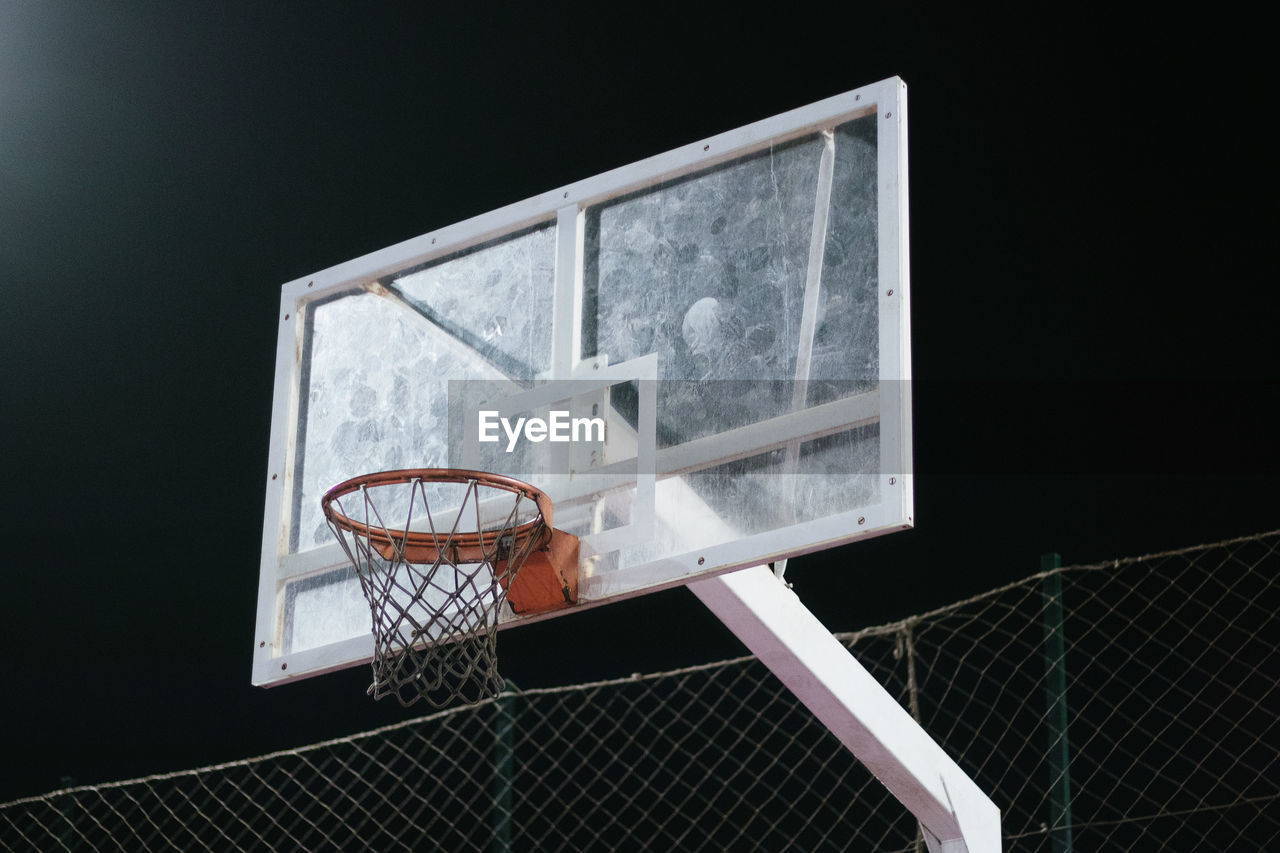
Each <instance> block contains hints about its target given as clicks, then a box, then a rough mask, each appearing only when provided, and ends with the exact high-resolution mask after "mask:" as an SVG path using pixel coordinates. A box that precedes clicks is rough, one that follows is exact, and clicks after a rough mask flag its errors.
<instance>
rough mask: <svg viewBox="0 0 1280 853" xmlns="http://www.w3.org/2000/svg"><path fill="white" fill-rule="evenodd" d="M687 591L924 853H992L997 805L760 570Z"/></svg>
mask: <svg viewBox="0 0 1280 853" xmlns="http://www.w3.org/2000/svg"><path fill="white" fill-rule="evenodd" d="M689 589H690V590H692V591H693V593H694V594H695V595H696V596H698V598H699V599H701V601H702V602H703V603H704V604H706V605H707V607H708V608H710V609H711V611H712V612H713V613H715V615H716V616H717V617H718V618H719V619H720V621H722V622H724V623H725V625H727V626H728V627H729V629H730V630H732V631H733V632H734V634H736V635H737V636H738V638H739V639H740V640H742V642H743V643H744V644H745V645H746V646H747V648H748V649H750V650H751V652H752V653H753V654H755V655H756V657H758V658H760V660H761V661H763V662H764V663H765V665H766V666H768V667H769V669H770V670H771V671H772V672H773V673H774V674H775V675H777V676H778V678H779V680H781V681H782V683H783V684H785V685H786V686H787V688H788V689H790V690H791V692H792V693H794V694H795V695H796V697H797V698H798V699H800V701H801V702H803V703H804V704H805V705H806V706H807V707H808V708H809V710H811V711H813V713H814V715H815V716H816V717H817V718H818V719H819V720H821V721H822V722H823V724H824V725H826V727H827V728H829V729H830V730H831V732H832V734H834V735H835V736H836V737H837V738H839V739H840V742H841V743H843V744H844V745H845V746H846V747H848V748H849V751H850V752H852V753H853V754H854V755H855V756H856V757H857V758H858V760H859V761H861V762H862V763H863V764H864V765H866V767H867V769H868V770H870V771H871V772H872V773H873V774H875V776H876V778H877V779H879V780H880V781H881V782H882V783H884V786H885V787H886V788H888V789H889V791H890V793H892V794H893V795H894V796H895V797H897V799H898V801H899V802H901V803H902V804H903V806H905V807H906V808H907V809H908V810H909V811H910V812H911V813H912V814H913V815H915V817H916V819H917V820H919V821H920V823H921V825H922V826H923V827H924V828H925V830H926V833H927V835H932V836H933V839H930V841H931V843H930V849H932V850H938V851H955V853H960V851H967V853H996V851H999V850H1000V811H999V809H997V808H996V805H995V803H993V802H991V800H990V798H988V797H987V795H986V794H984V793H983V792H982V791H981V790H980V789H979V788H978V786H977V785H975V784H974V783H973V780H971V779H970V778H969V777H968V776H967V775H965V773H964V771H963V770H961V769H960V768H959V767H958V766H957V765H956V763H955V762H954V761H952V760H951V758H950V757H949V756H948V755H947V754H946V753H945V752H943V750H942V748H941V747H940V746H938V744H937V743H935V742H934V741H933V739H932V738H930V737H929V735H928V734H927V733H926V732H925V731H924V730H923V729H922V728H921V727H920V725H919V724H918V723H916V721H915V720H913V719H911V715H910V714H908V713H907V712H906V711H905V710H904V709H903V707H902V706H901V705H899V704H898V703H897V702H896V701H895V700H894V699H893V697H892V696H890V695H889V693H888V691H886V690H885V689H884V687H882V686H881V685H880V682H878V681H876V680H875V678H873V677H872V676H871V674H870V673H868V672H867V671H866V670H865V669H864V668H863V667H862V665H861V664H859V663H858V661H857V660H856V659H855V658H854V657H853V655H851V654H850V653H849V651H848V650H847V649H846V648H845V647H844V646H843V645H841V644H840V642H839V641H838V640H836V639H835V637H833V636H832V635H831V633H830V632H829V631H827V629H826V628H824V627H823V626H822V623H821V622H819V621H818V619H817V618H816V617H815V616H814V615H813V614H812V613H810V612H809V610H808V609H807V608H806V607H805V606H804V605H803V604H802V603H801V602H800V599H799V598H797V597H796V595H795V593H793V592H792V591H791V590H789V589H787V588H786V586H785V585H784V584H783V583H782V582H781V581H779V580H778V579H777V578H776V577H774V575H773V573H772V572H770V571H769V570H768V568H767V567H764V566H756V567H754V568H750V569H743V570H742V571H738V572H733V573H731V574H726V575H719V576H717V577H713V578H708V579H702V580H697V581H693V582H691V583H690V584H689ZM935 840H936V842H937V844H936V846H935V844H934V843H932V842H933V841H935Z"/></svg>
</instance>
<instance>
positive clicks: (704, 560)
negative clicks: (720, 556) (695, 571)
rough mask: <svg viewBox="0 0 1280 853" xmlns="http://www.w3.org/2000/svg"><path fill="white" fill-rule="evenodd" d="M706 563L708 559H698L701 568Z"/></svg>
mask: <svg viewBox="0 0 1280 853" xmlns="http://www.w3.org/2000/svg"><path fill="white" fill-rule="evenodd" d="M706 561H707V558H706V557H699V558H698V565H699V566H701V565H702V564H703V563H705V562H706Z"/></svg>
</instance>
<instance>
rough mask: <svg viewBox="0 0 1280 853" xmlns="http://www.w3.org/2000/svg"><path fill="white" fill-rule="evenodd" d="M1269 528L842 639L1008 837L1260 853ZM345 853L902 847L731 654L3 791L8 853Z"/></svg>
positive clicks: (1278, 815) (1042, 578) (1070, 571)
mask: <svg viewBox="0 0 1280 853" xmlns="http://www.w3.org/2000/svg"><path fill="white" fill-rule="evenodd" d="M1278 544H1280V531H1275V532H1271V533H1267V534H1262V535H1259V536H1254V537H1248V538H1244V539H1239V540H1232V541H1229V542H1222V543H1217V544H1214V545H1209V546H1203V547H1197V548H1191V549H1186V550H1182V551H1176V552H1170V553H1166V554H1158V555H1153V556H1147V557H1140V558H1134V559H1126V560H1116V561H1112V562H1108V563H1105V564H1097V565H1088V566H1074V567H1068V568H1064V569H1055V570H1051V571H1047V572H1043V573H1041V574H1038V575H1034V576H1032V577H1029V578H1026V579H1025V580H1023V581H1020V582H1018V583H1015V584H1011V585H1009V586H1006V587H1003V588H1001V589H997V590H993V591H991V592H989V593H986V594H984V595H981V596H977V597H975V598H972V599H969V600H967V601H963V602H958V603H956V604H954V605H951V606H948V607H945V608H941V609H939V610H937V611H934V612H931V613H926V614H922V615H919V616H915V617H912V618H910V619H907V620H904V621H902V622H897V623H894V624H891V625H884V626H879V627H876V628H870V629H866V630H863V631H859V632H857V633H852V634H842V635H839V636H840V638H841V640H842V641H843V642H844V643H845V644H846V645H847V646H848V647H849V649H850V650H851V651H852V653H853V654H854V655H855V656H856V657H857V658H858V660H859V661H860V662H861V663H862V664H863V665H864V666H865V667H866V668H867V669H868V670H869V671H870V672H871V673H872V674H873V675H874V676H875V677H876V678H877V679H878V680H879V681H880V682H881V683H882V684H884V685H885V687H886V688H887V689H888V690H889V691H890V692H891V693H892V694H893V695H895V696H896V697H897V698H898V699H899V701H901V703H902V704H903V706H904V707H905V708H907V709H908V710H909V711H910V712H911V713H912V715H913V716H914V717H916V719H917V720H919V721H920V723H921V724H922V725H923V726H924V727H925V729H926V730H927V731H929V733H930V734H931V735H932V736H933V737H934V738H935V739H937V740H938V741H939V743H941V744H942V745H943V747H944V748H945V749H946V750H947V751H948V752H949V753H950V754H951V755H952V756H953V757H954V758H955V759H956V761H957V762H958V763H959V764H960V766H961V767H962V768H963V769H964V770H965V771H966V772H967V773H969V774H970V775H971V776H972V777H973V778H974V780H975V781H976V782H977V784H978V786H979V787H980V788H982V789H983V790H984V791H986V792H988V793H989V795H990V796H991V798H992V799H993V800H994V801H995V803H996V804H997V805H998V806H999V807H1000V810H1001V813H1002V827H1003V835H1004V848H1005V849H1006V850H1017V851H1054V853H1057V851H1069V850H1153V849H1161V850H1195V851H1207V850H1232V851H1240V850H1269V849H1275V848H1277V847H1280V731H1278V730H1277V719H1278V718H1280V691H1278V690H1277V675H1278V674H1280V651H1278V649H1277V646H1278V643H1280V631H1278V630H1277V617H1276V613H1277V611H1280V584H1278V583H1277V577H1278V576H1280V555H1278V554H1277V545H1278ZM358 848H369V849H376V850H396V849H424V848H436V849H446V850H590V849H652V848H657V849H662V848H667V849H672V850H695V849H714V850H722V849H733V850H781V849H793V850H884V851H903V853H916V851H923V850H924V844H923V842H922V841H921V840H920V838H919V834H918V829H917V826H916V824H915V822H914V820H913V818H912V817H911V815H910V814H909V813H907V812H906V811H905V810H904V809H903V808H902V807H901V806H900V805H899V804H898V803H897V802H896V801H895V800H894V799H893V798H892V797H890V796H889V795H888V793H887V792H886V791H885V790H884V788H883V787H882V786H881V785H880V784H879V783H878V782H877V781H876V780H875V779H874V778H873V777H872V776H871V775H870V774H869V773H868V772H867V771H866V770H865V769H864V768H863V767H862V766H861V765H860V764H858V762H857V761H856V760H854V759H853V757H852V756H851V755H850V753H849V752H848V751H847V750H845V749H844V748H843V747H842V746H841V745H840V744H839V743H838V742H837V741H836V740H835V738H834V737H833V736H832V735H831V734H830V733H829V732H827V731H826V729H825V728H824V727H823V726H822V725H821V724H819V723H818V722H817V720H815V719H814V717H813V716H812V714H810V713H809V711H808V710H807V709H806V708H805V707H804V706H802V705H801V704H800V703H799V702H797V701H796V700H795V699H794V698H793V697H792V696H791V694H790V693H789V692H788V691H787V690H786V689H785V688H784V687H783V686H782V685H781V684H780V683H779V682H778V681H777V679H776V678H775V677H774V676H773V675H772V674H771V673H770V672H769V671H768V670H767V669H766V668H765V667H764V666H763V665H762V664H761V663H759V662H758V661H756V660H755V659H753V658H750V657H746V658H739V659H735V660H729V661H721V662H717V663H711V664H706V665H704V666H698V667H693V668H689V669H684V670H680V671H676V672H666V673H658V674H652V675H644V676H634V677H632V678H629V679H621V680H616V681H609V682H602V683H596V684H583V685H576V686H572V687H565V688H555V689H547V690H532V691H527V692H523V693H508V694H504V695H502V696H501V697H499V698H498V699H496V700H491V701H488V702H486V703H484V704H481V705H479V706H475V707H467V708H460V709H454V710H449V711H444V712H439V713H436V714H432V715H429V716H425V717H421V718H418V719H415V720H410V721H407V722H405V723H402V724H398V725H394V726H390V727H386V728H382V729H378V730H376V731H372V732H366V733H363V734H358V735H353V736H351V737H346V738H340V739H337V740H332V741H327V742H324V743H319V744H315V745H313V746H309V747H305V748H302V749H293V750H287V751H283V752H277V753H273V754H271V755H266V756H262V757H260V758H254V759H250V760H246V761H236V762H231V763H228V764H222V765H218V766H214V767H203V768H199V769H196V770H191V771H186V772H181V773H170V774H165V775H161V776H152V777H149V778H146V779H137V780H130V781H126V782H119V783H113V784H106V785H90V786H85V787H79V788H72V789H68V790H63V791H55V792H52V793H49V794H46V795H43V796H38V797H30V798H26V799H22V800H17V801H14V802H11V803H7V804H4V805H0V849H4V850H129V851H134V850H173V849H177V850H263V849H306V850H331V849H344V850H345V849H358Z"/></svg>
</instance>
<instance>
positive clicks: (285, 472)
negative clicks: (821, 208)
mask: <svg viewBox="0 0 1280 853" xmlns="http://www.w3.org/2000/svg"><path fill="white" fill-rule="evenodd" d="M874 113H878V114H879V116H880V121H879V122H878V126H877V151H878V164H877V195H878V207H879V235H878V237H879V239H878V243H879V245H878V255H879V264H880V266H879V283H880V288H881V297H880V338H879V340H880V369H881V378H882V383H881V395H882V401H883V402H882V408H881V416H880V447H881V469H882V471H883V472H885V473H883V474H882V475H881V476H882V483H881V494H882V495H883V496H884V499H883V500H882V502H881V503H880V504H879V505H876V506H871V507H866V508H863V509H860V510H857V511H854V512H850V513H842V514H840V515H837V516H832V517H830V518H826V519H821V520H819V521H816V522H809V523H807V524H801V525H796V526H794V527H792V528H789V529H790V530H792V531H794V533H793V535H792V536H790V537H787V538H788V539H790V540H798V539H799V537H800V536H801V535H803V536H805V537H810V536H812V537H813V539H812V540H809V539H807V538H806V540H805V541H807V542H810V543H811V544H808V545H806V546H804V550H803V551H800V550H794V549H790V548H784V549H783V550H782V551H779V553H778V554H777V555H776V556H779V557H780V556H785V555H787V554H790V555H793V556H794V555H796V554H798V553H804V552H806V551H812V550H818V549H820V548H824V547H830V546H832V545H838V544H843V543H847V542H850V541H853V540H856V539H864V538H869V537H871V536H876V535H880V534H883V533H888V532H892V531H894V530H899V529H902V528H904V527H910V526H911V525H912V523H913V520H912V514H913V509H912V494H911V475H910V466H911V443H910V438H911V433H910V429H911V422H910V395H909V379H910V352H909V337H908V318H907V311H906V310H905V307H906V305H907V304H908V303H907V266H906V264H907V229H906V227H905V224H906V189H907V184H906V135H905V118H906V110H905V84H903V83H902V81H901V80H899V79H898V78H896V77H894V78H890V79H888V80H882V81H880V82H878V83H873V84H870V85H868V86H864V87H861V88H859V89H856V90H854V91H851V92H846V93H844V94H841V95H836V96H833V97H830V98H826V99H824V100H822V101H818V102H816V103H813V104H809V105H807V106H804V107H800V108H798V109H795V110H791V111H789V112H786V113H782V114H781V115H777V116H774V117H772V118H767V119H764V120H762V121H758V122H755V123H753V124H750V125H747V126H745V127H741V128H737V129H735V130H730V131H727V132H725V133H721V134H718V135H716V136H712V137H710V138H707V139H704V140H701V141H699V142H694V143H691V144H688V145H684V146H681V147H679V148H676V149H673V150H671V151H668V152H666V153H663V154H659V155H656V156H654V157H650V158H648V159H645V160H641V161H639V162H636V163H632V164H630V165H627V166H623V167H620V168H617V169H613V170H611V171H608V172H605V173H603V174H600V175H596V176H594V177H591V178H586V179H584V180H581V181H577V182H575V183H572V184H569V185H567V186H564V187H561V188H559V189H556V190H551V191H549V192H545V193H542V194H540V195H537V196H534V197H532V198H529V199H526V200H524V201H521V202H517V203H515V204H511V205H508V206H506V207H502V208H499V209H497V210H494V211H491V212H489V213H485V214H481V215H479V216H476V217H472V218H471V219H468V220H465V221H463V222H460V223H457V224H454V225H449V226H446V227H444V228H440V229H438V230H436V231H432V232H429V233H427V234H423V235H421V236H419V237H415V238H412V239H410V240H406V241H404V242H401V243H397V244H395V245H393V246H389V247H387V248H385V249H381V250H379V251H376V252H372V253H370V254H367V255H364V256H362V257H359V258H356V259H354V260H351V261H347V262H345V263H342V264H338V265H336V266H333V267H330V268H328V269H326V270H322V271H320V272H317V273H315V274H313V275H309V276H304V277H302V278H299V279H295V280H294V281H291V282H289V283H287V284H285V285H284V286H283V288H282V290H281V303H280V304H281V308H280V315H279V316H280V321H281V324H282V328H281V332H280V336H279V339H278V342H277V347H276V383H275V388H274V395H273V402H272V420H271V441H270V449H269V454H268V473H267V488H266V492H267V494H266V506H265V512H264V516H263V549H262V562H261V573H260V577H259V586H258V608H257V617H256V633H255V637H254V643H255V647H254V667H253V683H255V684H259V685H271V684H274V683H279V682H281V681H286V680H293V679H294V678H297V677H300V676H310V675H317V674H320V673H322V672H328V671H331V670H333V669H337V668H341V667H342V666H352V665H358V664H360V663H362V662H366V661H367V660H368V658H369V653H370V650H371V648H372V643H371V642H367V641H366V639H367V638H359V642H357V641H355V640H352V641H345V642H341V643H335V644H331V645H330V646H326V647H324V648H323V649H315V650H311V651H310V652H306V653H292V654H290V655H288V656H285V657H282V656H280V655H279V644H280V636H279V630H280V627H279V625H280V621H281V620H280V618H279V616H280V614H281V610H282V606H283V594H282V592H283V586H282V579H283V578H284V577H285V576H294V575H296V574H298V573H299V569H300V568H301V564H303V563H305V564H306V573H312V572H315V571H323V570H325V569H329V568H339V567H341V566H342V565H343V561H342V560H341V559H338V560H336V561H335V562H333V563H329V562H328V560H327V559H326V558H325V557H324V556H323V555H321V554H314V555H311V556H308V557H305V558H301V560H300V559H298V557H299V556H300V555H294V559H293V560H291V561H290V562H291V566H292V568H291V570H289V571H282V568H283V566H282V560H281V556H280V554H281V546H280V543H281V541H282V537H284V536H285V535H286V530H285V527H286V525H287V513H286V511H285V507H286V504H287V503H288V501H290V500H291V496H292V488H293V486H292V477H293V465H292V464H291V463H292V459H293V451H294V448H293V443H294V441H295V438H296V436H295V435H294V423H295V421H296V413H297V407H298V400H297V388H298V372H299V370H300V363H299V359H300V354H301V345H302V331H303V318H304V317H305V314H306V309H307V306H308V305H309V303H311V302H313V301H315V300H317V299H321V298H325V297H329V296H333V295H335V294H338V293H341V292H342V291H344V290H350V289H355V288H361V287H367V286H369V285H370V284H372V283H374V282H376V281H377V280H378V279H380V278H382V277H384V276H387V275H390V274H393V273H395V272H398V271H400V270H404V269H406V268H409V267H413V266H417V265H420V264H425V263H428V262H430V261H432V260H436V259H438V258H443V257H445V256H447V255H450V254H453V253H456V252H458V251H461V250H463V249H466V248H470V247H472V246H476V245H479V244H482V243H485V242H488V241H490V240H493V239H497V238H500V237H502V236H504V235H506V234H509V233H511V232H513V231H518V230H521V229H524V228H528V227H532V226H535V225H539V224H551V223H557V224H558V225H559V226H560V228H561V229H564V228H565V227H566V226H571V227H572V228H573V233H572V234H568V233H563V234H562V233H558V234H557V249H556V253H557V276H556V278H557V288H556V290H557V305H556V307H555V309H554V310H555V312H556V313H555V319H557V320H560V321H561V322H563V320H564V319H568V318H569V316H574V315H567V314H566V311H567V310H569V309H567V308H566V306H565V305H564V304H563V302H564V297H565V296H570V297H572V298H574V299H576V298H578V296H579V295H580V290H581V263H580V260H581V258H580V254H581V253H580V252H578V255H579V257H578V258H577V261H576V263H575V264H574V266H573V267H572V268H566V264H567V263H568V262H569V259H570V256H571V254H572V253H571V252H570V251H569V250H570V248H571V247H580V246H581V240H582V212H583V211H584V210H585V209H586V208H587V207H588V206H590V205H593V204H596V203H599V202H602V201H605V200H607V199H609V198H613V197H616V196H620V195H625V194H626V193H628V192H631V191H633V190H635V189H638V188H641V187H644V186H647V185H650V184H653V183H655V182H659V181H663V180H666V179H670V178H674V177H678V176H680V175H683V174H687V173H690V172H693V171H698V170H702V169H706V168H708V167H711V166H715V165H717V164H720V163H724V162H727V161H729V160H732V159H735V158H737V157H741V156H743V155H746V154H750V153H752V152H754V151H758V150H761V149H763V148H766V147H768V146H770V145H776V144H779V143H781V142H785V141H788V140H791V139H794V138H797V137H800V136H803V135H806V134H809V133H813V132H818V131H822V130H826V129H829V128H831V127H834V126H836V125H838V124H842V123H844V122H847V121H850V120H852V119H855V118H860V117H863V116H866V115H871V114H874ZM888 290H893V293H891V294H890V293H888ZM566 355H568V358H569V360H570V361H572V360H573V359H574V358H576V355H575V354H572V353H569V354H566V353H563V352H557V353H555V358H556V361H557V366H561V367H562V366H563V365H559V362H561V361H564V360H565V357H566ZM895 389H896V392H895ZM886 392H888V393H887V394H886ZM885 397H888V399H884V398H885ZM895 397H896V399H895ZM891 480H892V481H893V482H890V481H891ZM761 536H767V537H772V538H773V539H774V540H775V541H776V540H777V538H778V537H777V532H776V531H774V532H772V533H770V534H761V535H760V536H753V537H748V538H746V539H743V540H741V541H739V542H734V543H727V544H725V545H720V546H715V547H713V548H709V549H702V550H699V551H696V552H691V553H689V554H686V555H680V556H676V557H673V558H671V559H670V560H666V561H663V563H664V564H665V565H669V566H673V567H674V565H679V566H683V567H684V568H685V569H686V574H685V576H684V577H683V578H681V577H674V576H673V577H672V578H671V579H670V580H668V581H663V582H655V584H654V585H653V586H651V587H646V588H644V589H637V590H634V591H633V592H632V593H631V594H641V593H643V592H647V591H651V590H656V589H660V588H663V587H669V586H674V585H679V584H681V583H684V582H685V581H687V580H689V579H691V578H692V577H694V576H698V575H700V574H701V575H703V576H710V575H713V574H716V573H719V572H723V571H726V570H728V569H733V568H740V567H743V566H747V565H751V564H753V563H755V562H758V561H759V560H760V559H761V553H760V551H758V550H756V551H755V552H754V553H752V552H751V550H750V549H751V548H753V547H755V548H759V547H760V546H761V544H762V543H761ZM784 544H785V543H784ZM797 547H799V546H797ZM333 551H334V553H335V556H336V555H337V553H338V552H337V549H333ZM348 654H351V655H352V657H350V658H348V659H346V660H345V661H344V660H340V659H341V658H343V657H345V656H346V655H348ZM286 657H287V659H286Z"/></svg>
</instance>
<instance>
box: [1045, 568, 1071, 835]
mask: <svg viewBox="0 0 1280 853" xmlns="http://www.w3.org/2000/svg"><path fill="white" fill-rule="evenodd" d="M1061 566H1062V557H1061V556H1060V555H1058V554H1041V555H1040V570H1041V571H1042V572H1049V574H1047V575H1045V578H1044V582H1043V586H1042V591H1043V593H1044V672H1045V679H1044V688H1045V700H1046V712H1047V713H1046V714H1045V729H1046V731H1047V732H1048V736H1049V751H1048V762H1047V764H1048V768H1049V837H1050V839H1051V840H1052V845H1053V846H1052V850H1053V851H1054V853H1071V851H1072V849H1073V846H1072V841H1071V763H1070V762H1071V759H1070V751H1069V749H1068V741H1067V662H1066V656H1067V653H1066V640H1065V635H1064V631H1063V619H1064V615H1063V608H1062V573H1061V572H1059V571H1056V570H1057V569H1059V568H1061Z"/></svg>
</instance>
